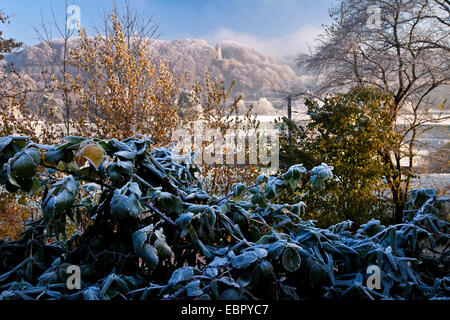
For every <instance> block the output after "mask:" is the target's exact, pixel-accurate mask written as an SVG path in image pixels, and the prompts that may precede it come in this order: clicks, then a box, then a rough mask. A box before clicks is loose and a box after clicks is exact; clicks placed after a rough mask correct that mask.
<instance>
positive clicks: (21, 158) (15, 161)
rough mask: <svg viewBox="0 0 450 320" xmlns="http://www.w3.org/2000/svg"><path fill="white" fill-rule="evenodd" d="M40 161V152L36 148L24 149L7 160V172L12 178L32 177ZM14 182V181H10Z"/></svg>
mask: <svg viewBox="0 0 450 320" xmlns="http://www.w3.org/2000/svg"><path fill="white" fill-rule="evenodd" d="M40 162H41V152H40V151H39V150H38V149H36V148H29V149H25V150H23V151H21V152H19V153H17V154H16V155H15V156H14V157H12V158H10V159H9V161H8V174H9V175H10V176H11V177H13V178H22V179H24V178H32V177H33V176H34V175H35V174H36V171H37V168H38V166H39V164H40ZM11 182H12V183H13V184H15V181H14V182H13V181H11Z"/></svg>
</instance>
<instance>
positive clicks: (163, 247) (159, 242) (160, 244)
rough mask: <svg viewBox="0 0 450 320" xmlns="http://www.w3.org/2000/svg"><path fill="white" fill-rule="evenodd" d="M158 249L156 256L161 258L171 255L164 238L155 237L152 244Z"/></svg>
mask: <svg viewBox="0 0 450 320" xmlns="http://www.w3.org/2000/svg"><path fill="white" fill-rule="evenodd" d="M153 245H154V246H155V248H156V250H158V256H159V257H160V258H161V259H166V258H170V257H172V255H173V252H172V249H171V248H170V247H169V245H168V244H167V243H166V241H165V240H164V239H156V241H155V243H154V244H153Z"/></svg>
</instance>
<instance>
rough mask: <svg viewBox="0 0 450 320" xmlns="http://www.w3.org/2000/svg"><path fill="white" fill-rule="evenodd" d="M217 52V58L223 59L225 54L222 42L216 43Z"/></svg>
mask: <svg viewBox="0 0 450 320" xmlns="http://www.w3.org/2000/svg"><path fill="white" fill-rule="evenodd" d="M216 52H217V60H219V61H220V60H222V59H223V56H222V47H221V46H220V43H218V44H217V45H216Z"/></svg>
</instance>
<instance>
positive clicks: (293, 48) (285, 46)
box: [203, 25, 322, 56]
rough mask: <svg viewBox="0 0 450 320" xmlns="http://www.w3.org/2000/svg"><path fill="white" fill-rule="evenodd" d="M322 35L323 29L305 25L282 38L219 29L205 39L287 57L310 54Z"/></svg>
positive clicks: (210, 41)
mask: <svg viewBox="0 0 450 320" xmlns="http://www.w3.org/2000/svg"><path fill="white" fill-rule="evenodd" d="M321 33H322V29H321V28H319V27H316V26H313V25H305V26H303V27H301V28H300V29H298V30H295V31H293V32H290V33H287V34H284V35H282V36H280V37H276V38H260V37H256V36H253V35H250V34H247V33H242V32H238V31H234V30H231V29H227V28H219V29H217V30H215V31H214V32H212V33H210V34H208V35H206V36H204V37H203V38H204V39H205V40H206V41H208V42H209V43H211V44H215V43H217V42H220V41H233V42H237V43H240V44H242V45H245V46H248V47H251V48H254V49H256V50H258V51H261V52H264V53H267V54H271V55H275V56H286V55H293V54H297V53H299V52H309V48H310V47H311V49H313V48H314V47H315V46H316V45H317V38H318V36H319V35H320V34H321Z"/></svg>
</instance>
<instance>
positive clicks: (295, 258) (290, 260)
mask: <svg viewBox="0 0 450 320" xmlns="http://www.w3.org/2000/svg"><path fill="white" fill-rule="evenodd" d="M281 261H282V264H283V267H284V269H286V271H289V272H294V271H297V270H298V268H300V263H301V259H300V255H299V254H298V252H297V250H295V249H294V248H290V247H288V248H286V250H284V252H283V257H282V260H281Z"/></svg>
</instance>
